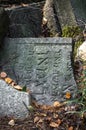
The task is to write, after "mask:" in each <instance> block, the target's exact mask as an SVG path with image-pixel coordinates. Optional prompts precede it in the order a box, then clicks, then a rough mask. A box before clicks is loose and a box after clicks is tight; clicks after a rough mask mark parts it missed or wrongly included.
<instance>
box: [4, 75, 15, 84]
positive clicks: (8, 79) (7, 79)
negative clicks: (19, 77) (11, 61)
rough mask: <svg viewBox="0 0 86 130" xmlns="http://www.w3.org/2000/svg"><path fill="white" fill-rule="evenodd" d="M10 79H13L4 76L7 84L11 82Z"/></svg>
mask: <svg viewBox="0 0 86 130" xmlns="http://www.w3.org/2000/svg"><path fill="white" fill-rule="evenodd" d="M12 81H13V80H12V79H11V78H9V77H7V78H5V82H6V83H8V84H10V83H12Z"/></svg>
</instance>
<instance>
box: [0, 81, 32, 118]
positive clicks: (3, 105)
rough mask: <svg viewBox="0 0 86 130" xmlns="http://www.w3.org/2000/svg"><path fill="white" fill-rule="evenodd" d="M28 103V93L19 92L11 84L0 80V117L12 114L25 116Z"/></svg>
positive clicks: (17, 116) (20, 116)
mask: <svg viewBox="0 0 86 130" xmlns="http://www.w3.org/2000/svg"><path fill="white" fill-rule="evenodd" d="M25 104H26V106H27V107H28V106H29V105H30V95H29V94H28V93H26V92H20V91H18V90H16V89H14V88H12V86H10V85H8V84H6V83H5V81H3V80H0V117H1V116H12V117H14V118H26V117H27V116H28V109H27V108H26V106H25Z"/></svg>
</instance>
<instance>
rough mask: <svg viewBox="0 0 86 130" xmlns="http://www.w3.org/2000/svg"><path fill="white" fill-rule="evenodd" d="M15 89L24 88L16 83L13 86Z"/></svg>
mask: <svg viewBox="0 0 86 130" xmlns="http://www.w3.org/2000/svg"><path fill="white" fill-rule="evenodd" d="M13 87H14V88H15V89H17V90H22V87H21V86H19V85H16V86H13Z"/></svg>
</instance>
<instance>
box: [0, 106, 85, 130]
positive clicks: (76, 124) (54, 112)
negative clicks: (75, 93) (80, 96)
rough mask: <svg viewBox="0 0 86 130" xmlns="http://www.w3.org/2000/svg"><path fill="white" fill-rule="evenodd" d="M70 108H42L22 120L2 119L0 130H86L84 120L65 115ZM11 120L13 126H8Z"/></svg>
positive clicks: (73, 115)
mask: <svg viewBox="0 0 86 130" xmlns="http://www.w3.org/2000/svg"><path fill="white" fill-rule="evenodd" d="M72 107H73V106H72ZM72 107H70V108H69V107H60V108H59V107H56V108H53V107H52V108H49V107H47V108H46V107H45V106H44V108H41V109H36V111H35V112H32V113H30V115H29V116H28V118H26V119H24V120H17V119H14V118H12V117H3V118H0V130H86V127H85V124H86V122H85V120H83V119H82V118H80V117H79V116H78V115H76V114H72V113H70V114H69V113H68V114H67V111H68V110H67V109H72ZM11 120H14V124H13V125H12V124H11V125H10V124H9V121H11Z"/></svg>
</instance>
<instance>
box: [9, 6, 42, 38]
mask: <svg viewBox="0 0 86 130" xmlns="http://www.w3.org/2000/svg"><path fill="white" fill-rule="evenodd" d="M37 7H38V6H37ZM37 7H33V6H30V5H28V6H26V7H21V6H20V7H15V8H8V9H7V13H8V15H9V18H10V26H9V32H8V34H7V35H8V36H9V37H11V38H16V37H38V36H40V35H41V23H42V12H41V10H40V7H39V8H37Z"/></svg>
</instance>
